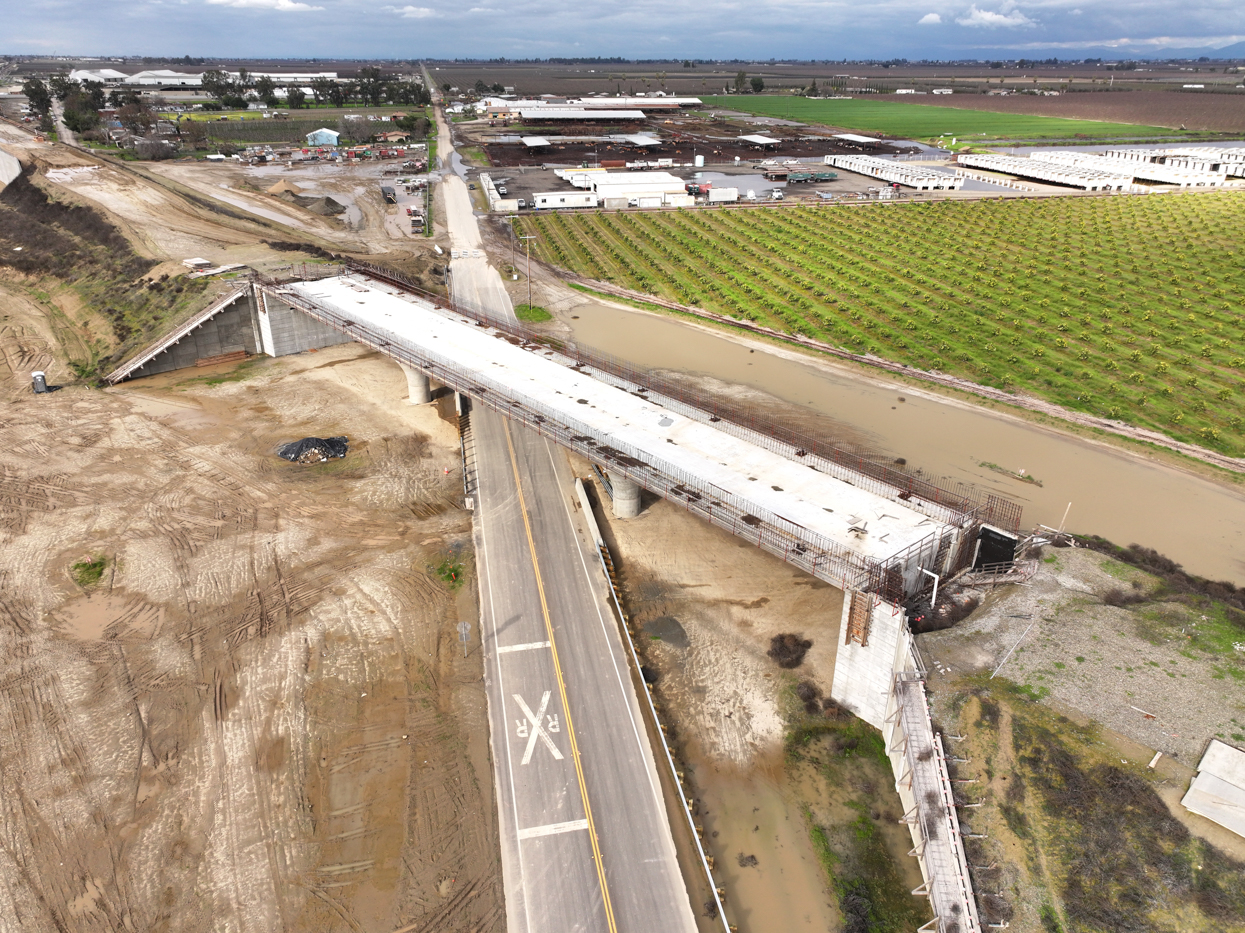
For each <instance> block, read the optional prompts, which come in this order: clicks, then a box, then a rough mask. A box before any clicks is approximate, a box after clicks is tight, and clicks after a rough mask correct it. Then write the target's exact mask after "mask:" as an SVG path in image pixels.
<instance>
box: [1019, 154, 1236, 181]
mask: <svg viewBox="0 0 1245 933" xmlns="http://www.w3.org/2000/svg"><path fill="white" fill-rule="evenodd" d="M1116 151H1118V150H1116ZM1030 158H1032V159H1037V160H1039V161H1042V162H1054V163H1055V164H1057V165H1074V166H1076V167H1078V168H1092V169H1097V170H1098V171H1100V172H1111V171H1120V170H1121V169H1122V170H1123V171H1127V172H1130V173H1131V174H1132V176H1133V177H1134V178H1141V179H1144V180H1146V181H1151V182H1158V183H1159V184H1164V185H1180V186H1181V187H1182V188H1200V187H1206V188H1215V187H1218V186H1219V185H1222V184H1223V176H1222V175H1219V174H1217V173H1214V172H1190V171H1186V170H1185V169H1181V168H1175V167H1173V166H1167V165H1160V164H1157V163H1154V162H1142V161H1133V160H1126V159H1119V158H1110V157H1107V156H1100V155H1093V154H1091V153H1088V152H1072V151H1069V150H1058V149H1056V150H1052V151H1040V152H1035V153H1033V154H1032V155H1031V156H1030Z"/></svg>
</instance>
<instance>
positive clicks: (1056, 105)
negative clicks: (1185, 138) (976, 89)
mask: <svg viewBox="0 0 1245 933" xmlns="http://www.w3.org/2000/svg"><path fill="white" fill-rule="evenodd" d="M919 101H920V103H922V104H930V105H933V106H939V107H960V108H963V109H965V110H989V111H993V112H996V113H1023V114H1031V115H1033V116H1040V117H1065V118H1067V119H1075V120H1103V121H1106V122H1108V123H1139V124H1143V125H1147V126H1170V127H1173V128H1177V127H1180V126H1184V127H1185V128H1186V129H1190V130H1206V131H1207V132H1215V133H1245V91H1238V92H1237V93H1236V94H1226V93H1225V94H1205V93H1197V92H1183V91H1097V92H1085V91H1081V92H1074V93H1069V94H1062V95H1060V96H1059V97H1034V96H1032V95H1029V94H1023V95H1007V96H999V97H991V96H986V95H984V94H954V95H952V96H950V97H943V96H935V95H933V94H929V95H926V96H925V97H921V98H920V99H919Z"/></svg>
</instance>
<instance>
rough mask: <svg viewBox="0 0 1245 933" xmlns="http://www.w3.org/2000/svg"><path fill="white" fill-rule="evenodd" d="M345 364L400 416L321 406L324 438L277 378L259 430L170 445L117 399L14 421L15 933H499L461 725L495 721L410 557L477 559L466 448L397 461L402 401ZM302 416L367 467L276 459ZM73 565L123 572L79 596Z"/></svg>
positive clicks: (9, 778) (4, 857) (24, 410)
mask: <svg viewBox="0 0 1245 933" xmlns="http://www.w3.org/2000/svg"><path fill="white" fill-rule="evenodd" d="M338 352H339V353H340V354H341V355H342V358H343V361H344V362H345V363H349V364H351V365H358V366H361V367H362V368H361V369H360V371H359V373H358V374H356V375H357V376H368V378H367V379H363V381H362V383H361V385H363V386H364V387H365V388H366V389H367V391H369V392H372V391H373V390H374V389H375V387H376V386H377V385H380V386H389V388H390V389H392V392H391V394H392V395H393V398H392V399H391V400H387V402H386V404H387V405H392V407H393V411H394V412H396V413H397V414H391V413H389V412H388V411H387V410H385V409H383V408H382V407H380V406H375V405H373V406H372V407H371V408H369V407H368V404H370V403H363V404H362V405H361V404H360V395H359V394H357V393H356V392H355V391H354V390H350V389H343V388H341V387H336V388H333V387H331V384H326V386H325V387H322V388H320V389H317V390H316V393H315V394H316V395H317V398H315V400H314V402H313V405H312V408H313V410H314V412H315V414H314V416H308V415H307V413H306V411H307V409H306V408H301V409H300V407H299V395H300V392H299V391H298V390H295V389H293V387H287V386H286V385H285V383H284V382H283V380H284V379H285V378H286V376H288V375H289V373H288V372H284V371H281V372H276V373H274V375H273V376H272V377H271V378H272V379H273V380H274V381H273V382H272V383H271V384H270V385H266V390H267V389H269V388H270V389H272V391H271V392H266V394H267V399H268V401H267V402H266V403H267V404H269V405H270V406H272V407H271V410H270V412H269V413H267V414H263V415H260V416H258V417H256V416H254V415H253V414H252V412H251V410H250V409H248V408H247V407H246V401H247V397H246V393H247V390H248V387H247V386H243V385H224V386H218V387H212V388H205V387H202V386H199V385H194V384H192V386H191V387H190V388H188V389H185V388H184V389H183V390H182V391H180V392H179V393H178V395H177V401H178V403H179V405H181V408H180V409H176V410H184V411H185V412H186V415H185V416H184V417H177V416H168V417H166V418H164V419H163V420H162V419H161V418H159V417H155V416H153V415H152V414H150V413H149V412H147V411H145V410H143V409H142V408H141V407H140V406H138V405H137V404H136V403H135V402H134V400H133V398H132V397H127V396H126V393H125V392H124V391H112V392H107V393H98V392H89V391H82V390H73V389H70V390H66V391H64V392H60V393H56V394H55V395H53V396H51V397H47V398H44V399H40V400H37V401H36V400H33V399H30V398H29V397H27V399H28V400H25V401H24V403H23V404H19V405H16V406H10V410H9V411H6V418H5V420H4V422H3V423H0V450H4V451H6V453H3V454H0V512H2V513H3V516H4V522H3V523H2V524H0V568H3V569H0V583H3V585H4V589H3V596H2V597H0V599H2V601H0V917H4V918H8V917H12V918H16V920H14V921H13V922H15V923H16V924H17V927H16V928H17V929H21V930H22V931H23V933H25V931H27V930H30V931H37V933H42V931H44V930H48V931H51V930H70V929H72V930H74V931H77V930H87V931H93V930H97V929H98V930H133V931H141V930H155V929H164V930H170V931H174V930H186V931H200V930H202V931H207V930H213V931H215V930H218V929H221V930H231V931H233V930H236V931H251V930H255V931H260V930H264V931H266V930H270V929H276V928H289V929H299V928H302V929H316V930H330V931H334V930H352V931H356V930H357V931H366V933H371V931H384V933H391V931H392V930H394V929H397V928H400V927H402V926H404V925H410V924H412V923H416V924H420V925H419V926H417V927H416V928H419V929H439V930H440V929H444V930H451V931H456V930H463V931H466V930H472V931H476V930H501V929H502V928H503V927H504V920H503V918H502V911H501V889H500V867H499V860H498V857H497V854H496V845H497V843H496V828H495V824H494V823H492V822H490V819H491V814H492V813H493V806H492V799H491V791H492V787H491V781H490V780H489V775H487V774H485V775H480V774H477V773H475V771H474V769H473V767H472V765H471V759H470V757H469V756H468V755H467V753H466V751H465V749H466V748H467V747H469V745H470V743H472V742H474V741H479V737H478V736H473V735H469V734H467V733H466V732H465V731H464V728H463V725H462V724H461V723H460V721H459V719H458V718H457V714H456V713H455V712H454V711H455V709H457V708H459V706H460V705H461V701H459V700H454V699H452V697H454V696H457V695H458V692H461V691H462V690H463V689H468V690H469V691H470V690H472V689H474V690H476V694H475V697H476V700H475V702H478V703H483V694H482V691H480V690H479V689H478V687H473V686H471V685H472V684H474V683H476V682H478V680H479V672H478V670H473V667H472V665H473V664H474V663H475V661H474V660H471V661H467V662H463V661H462V659H461V655H460V653H459V652H458V651H457V648H458V646H457V640H456V638H455V636H454V632H453V627H454V626H455V625H456V624H457V621H458V615H457V609H456V603H455V601H454V599H452V598H451V596H450V594H449V593H448V592H447V591H446V589H445V587H444V585H443V584H442V583H441V582H440V581H439V580H437V579H436V578H435V577H433V576H432V575H431V574H430V573H429V572H428V570H427V567H428V566H430V565H433V564H435V563H436V561H437V560H438V559H439V558H438V557H437V553H436V552H435V551H430V550H426V549H425V547H424V546H421V545H419V544H416V543H415V542H420V541H426V542H429V543H430V544H431V545H432V546H433V547H437V546H448V544H447V542H452V541H455V540H465V539H466V538H467V536H468V531H467V528H468V522H467V520H466V517H465V516H464V515H463V513H462V512H461V511H459V509H458V502H457V501H456V499H455V496H454V491H455V484H456V483H457V482H458V480H457V478H456V477H455V476H447V475H445V474H444V473H443V472H442V467H441V463H442V462H453V461H452V459H451V458H454V457H456V456H457V454H456V450H455V447H454V443H455V438H454V436H453V433H452V429H451V428H449V427H445V428H444V430H442V427H440V426H438V423H437V422H436V421H435V415H432V414H430V415H429V417H431V418H432V420H431V421H427V418H425V421H424V422H420V424H421V430H423V431H432V432H433V434H435V437H436V439H435V441H433V440H431V439H429V438H427V437H425V438H424V440H415V441H412V440H410V439H411V438H412V437H415V438H416V439H417V438H418V435H413V431H414V428H413V427H412V423H411V422H410V421H408V420H404V419H407V418H409V417H414V415H408V413H407V409H406V407H402V408H399V407H398V404H399V403H400V402H401V399H402V396H401V394H400V393H402V390H403V389H404V386H403V385H402V384H401V383H400V382H399V380H400V379H401V374H400V373H387V370H385V369H384V366H386V365H388V364H384V363H383V361H361V362H359V363H353V362H352V360H353V357H352V356H351V354H352V353H354V352H355V351H354V350H353V349H352V348H349V347H347V348H342V349H341V350H340V351H338ZM283 365H293V366H297V365H298V363H297V361H294V363H293V364H283ZM370 373H375V374H379V375H371V376H369V375H368V374H370ZM391 377H392V378H391ZM378 379H379V382H377V380H378ZM390 383H392V385H390ZM153 391H158V390H152V389H149V388H148V387H146V386H144V388H143V392H144V394H147V393H150V392H153ZM326 395H327V396H328V397H327V398H326V397H325V396H326ZM187 398H192V399H196V400H200V401H202V402H203V404H204V406H205V407H203V408H200V407H198V406H190V407H185V405H184V401H185V399H187ZM274 402H275V404H274ZM166 410H169V411H172V410H174V406H172V405H170V406H168V408H167V409H166ZM399 416H401V417H399ZM304 417H312V418H313V419H314V420H315V421H316V422H317V425H316V426H317V427H318V426H320V425H323V429H324V430H326V431H327V430H332V431H334V433H335V432H337V431H339V430H341V428H338V427H337V425H338V424H341V425H343V426H345V427H346V430H345V431H342V433H346V432H347V431H348V432H349V433H350V434H351V435H352V443H353V442H354V439H357V441H358V446H359V449H361V450H364V451H365V452H366V451H367V445H369V444H370V445H374V447H375V449H374V450H373V451H372V452H371V453H370V454H368V453H365V455H363V456H361V457H360V459H359V461H358V462H357V463H354V464H353V465H352V464H350V463H347V464H344V465H343V466H344V467H346V469H342V470H340V471H338V472H336V473H334V472H329V471H321V472H316V471H309V470H303V469H300V468H289V467H288V466H287V465H285V464H281V463H278V462H276V461H274V460H272V459H271V447H272V445H273V443H274V440H273V438H274V436H276V435H280V434H282V433H284V432H285V431H287V430H288V428H286V427H285V425H286V424H288V423H297V422H299V421H300V420H301V419H303V418H304ZM425 422H426V423H425ZM438 432H439V433H438ZM19 447H21V448H22V452H21V453H15V451H16V450H17V449H18V448H19ZM390 471H392V474H393V475H390ZM420 516H423V517H420ZM84 553H86V554H90V553H102V554H104V555H106V556H107V557H108V559H109V561H110V563H109V570H108V573H107V574H106V576H105V579H104V581H102V582H101V584H100V585H99V587H97V588H96V589H95V590H92V591H90V595H89V596H88V595H87V594H86V593H84V592H83V591H82V590H81V589H80V588H79V587H77V586H76V585H75V584H74V583H73V582H72V580H71V578H70V575H69V573H68V566H69V564H70V563H72V562H73V561H74V560H78V559H80V558H79V557H78V555H80V554H84ZM88 629H89V630H90V632H91V633H92V634H91V635H90V636H89V637H88V636H87V635H86V634H83V633H84V632H86V631H87V630H88ZM464 665H465V666H464ZM462 685H467V686H466V687H463V686H462ZM19 791H20V792H19ZM335 799H336V800H338V802H337V803H334V802H333V801H334V800H335ZM364 863H366V864H364ZM343 865H354V866H355V868H356V869H357V870H351V871H337V870H336V869H337V868H338V867H340V866H343ZM4 928H5V921H3V920H0V929H4Z"/></svg>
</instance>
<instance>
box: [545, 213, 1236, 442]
mask: <svg viewBox="0 0 1245 933" xmlns="http://www.w3.org/2000/svg"><path fill="white" fill-rule="evenodd" d="M521 226H522V227H523V231H522V232H523V233H525V234H535V235H536V236H537V239H536V240H535V241H534V243H535V245H536V248H537V251H538V254H539V255H540V256H541V257H542V258H544V259H545V260H547V261H549V262H552V263H554V264H557V265H561V266H564V267H567V268H570V269H572V270H573V271H575V272H578V273H581V274H583V275H585V276H589V277H592V278H597V279H601V280H605V281H610V282H614V283H617V284H619V285H623V286H626V287H629V288H633V289H637V290H639V291H642V292H647V293H649V294H655V295H661V296H664V297H666V298H669V299H672V300H674V301H678V302H681V303H684V304H689V305H696V306H700V307H704V308H707V309H710V310H713V311H717V312H720V313H723V314H727V315H730V316H732V317H736V318H742V319H747V320H750V321H756V322H759V323H762V324H765V325H767V326H770V327H776V328H779V329H782V330H786V331H788V332H798V333H801V334H806V335H809V336H812V337H816V338H818V339H821V340H825V341H827V342H830V343H833V344H835V345H838V346H842V347H844V348H846V349H849V350H851V351H853V352H857V353H865V352H868V353H872V354H875V355H878V356H882V357H886V358H888V359H892V360H896V361H899V362H901V363H906V364H909V365H912V366H915V367H919V368H923V369H936V370H940V371H943V372H948V373H954V374H957V375H961V376H964V377H967V378H970V379H973V380H975V381H977V382H979V383H984V384H987V385H993V386H997V387H1001V388H1005V389H1009V390H1013V391H1023V392H1028V393H1032V394H1034V395H1037V396H1041V397H1044V398H1047V399H1050V400H1052V401H1054V402H1057V403H1059V404H1061V405H1065V406H1068V407H1069V408H1073V409H1078V410H1082V411H1088V412H1093V413H1096V414H1100V415H1103V416H1106V417H1110V418H1117V419H1120V420H1123V421H1127V422H1131V423H1133V424H1137V425H1144V426H1148V427H1152V428H1156V429H1158V430H1160V431H1163V432H1165V433H1167V434H1169V435H1171V436H1173V437H1176V438H1180V439H1182V440H1186V441H1190V442H1193V443H1197V444H1201V445H1203V446H1206V447H1210V448H1213V449H1216V450H1220V451H1224V452H1228V453H1232V454H1235V455H1237V456H1240V455H1241V454H1242V453H1245V449H1243V445H1242V437H1241V430H1242V417H1243V416H1245V393H1242V391H1241V389H1242V386H1241V377H1242V374H1243V373H1245V328H1243V327H1242V323H1243V321H1245V318H1243V315H1242V311H1243V308H1242V304H1243V302H1245V264H1243V263H1242V261H1241V260H1242V245H1243V244H1245V194H1241V193H1235V192H1219V193H1213V194H1197V195H1150V196H1148V197H1112V198H1049V199H1040V200H1037V199H1035V200H1007V201H1004V200H1001V199H1000V200H987V201H931V202H925V203H919V202H909V203H902V204H890V205H887V204H873V205H868V206H862V207H844V206H818V207H799V208H794V207H788V208H780V209H758V210H707V209H701V210H680V211H672V212H662V213H609V214H606V213H584V214H574V215H558V214H548V215H538V216H531V217H526V218H524V219H523V221H522V222H521Z"/></svg>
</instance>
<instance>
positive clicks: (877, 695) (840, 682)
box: [830, 590, 912, 729]
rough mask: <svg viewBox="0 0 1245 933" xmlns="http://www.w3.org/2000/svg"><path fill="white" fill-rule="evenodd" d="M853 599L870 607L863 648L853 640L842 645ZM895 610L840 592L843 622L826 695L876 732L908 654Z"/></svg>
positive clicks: (903, 620) (908, 645)
mask: <svg viewBox="0 0 1245 933" xmlns="http://www.w3.org/2000/svg"><path fill="white" fill-rule="evenodd" d="M853 598H855V599H857V600H860V599H865V600H869V602H870V604H871V605H870V609H869V629H868V636H867V637H866V639H865V644H864V645H861V644H859V643H858V642H857V641H855V640H852V641H850V642H848V643H847V644H844V643H843V642H844V640H845V639H846V637H847V632H848V620H849V616H850V614H851V608H852V599H853ZM896 608H897V607H895V606H892V605H890V604H889V603H887V602H884V601H882V600H881V599H879V598H878V597H877V596H876V595H874V594H872V593H859V592H855V593H854V592H853V591H851V590H846V591H845V592H844V593H843V619H842V621H841V622H840V624H839V646H838V654H837V655H836V657H835V661H834V681H833V682H832V683H831V685H830V696H831V697H833V698H834V699H835V700H836V701H837V702H839V703H841V704H843V705H844V706H846V707H847V708H848V709H850V710H852V711H853V712H854V713H855V714H856V715H857V716H859V717H860V718H861V719H863V720H864V721H865V722H867V723H869V725H871V726H873V727H874V728H876V729H882V728H883V725H884V724H885V721H886V714H887V712H888V710H887V704H888V703H889V702H890V695H891V690H892V685H893V682H894V677H895V671H897V670H904V669H906V668H907V667H909V665H910V660H909V659H910V658H911V654H912V635H911V634H909V632H908V626H907V624H906V621H907V619H906V616H905V615H904V613H903V610H902V609H901V610H899V611H898V612H896V611H895V610H896Z"/></svg>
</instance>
